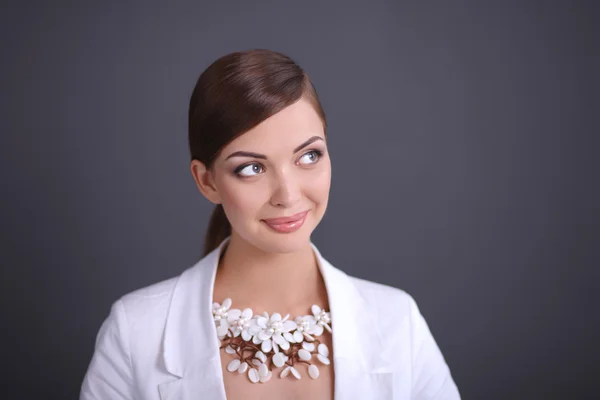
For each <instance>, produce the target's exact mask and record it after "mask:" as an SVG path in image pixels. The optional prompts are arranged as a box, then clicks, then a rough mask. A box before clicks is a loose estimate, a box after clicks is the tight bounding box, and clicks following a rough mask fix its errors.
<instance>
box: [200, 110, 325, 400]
mask: <svg viewBox="0 0 600 400" xmlns="http://www.w3.org/2000/svg"><path fill="white" fill-rule="evenodd" d="M325 139H326V138H325V133H324V129H323V123H322V121H321V119H320V118H319V116H318V114H317V113H316V112H315V110H314V109H313V107H312V106H311V105H310V103H309V102H307V101H306V100H304V99H301V100H299V101H298V102H296V103H294V104H292V105H290V106H289V107H287V108H285V109H283V110H282V111H280V112H279V113H277V114H275V115H273V116H271V117H270V118H268V119H267V120H265V121H263V122H262V123H261V124H259V125H258V126H256V127H254V128H253V129H251V130H249V131H248V132H246V133H244V134H243V135H241V136H240V137H238V138H236V139H235V140H234V141H233V142H231V143H230V144H228V145H227V146H226V147H225V148H223V150H222V151H221V153H220V154H219V156H218V158H217V159H216V161H215V162H214V164H213V166H212V168H210V169H207V168H206V166H205V165H204V164H202V163H201V162H199V161H197V160H195V161H192V163H191V171H192V175H193V177H194V180H195V181H196V184H197V186H198V189H199V190H200V192H201V193H202V194H203V195H204V196H205V197H206V198H207V199H208V200H209V201H211V202H212V203H215V204H222V205H223V208H224V210H225V214H226V215H227V218H228V219H229V221H230V223H231V226H232V233H231V239H230V242H229V245H228V247H227V249H226V251H225V255H224V256H223V257H222V259H221V261H220V262H219V267H218V269H217V276H216V280H215V285H214V291H213V300H214V301H217V302H219V303H220V302H222V301H223V300H224V299H225V298H226V297H230V298H232V300H233V304H234V305H233V307H234V308H239V309H244V308H246V307H248V308H251V309H252V310H253V311H254V313H255V314H256V313H262V312H263V311H267V312H268V313H269V314H271V313H273V312H279V313H281V314H282V315H285V314H287V313H289V314H290V315H291V316H292V319H293V317H295V316H297V315H305V314H309V313H310V306H311V305H312V304H319V305H321V307H323V308H325V309H329V302H328V298H327V291H326V288H325V285H324V282H323V278H322V276H321V274H320V272H319V268H318V264H317V261H316V258H315V255H314V252H313V250H312V247H311V243H310V237H311V234H312V232H313V230H314V229H315V228H316V227H317V225H318V224H319V222H320V221H321V219H322V218H323V215H324V214H325V210H326V208H327V202H328V199H329V188H330V184H331V163H330V159H329V154H328V152H327V143H326V140H325ZM309 140H312V143H310V144H308V145H307V146H306V147H303V148H302V149H299V150H297V151H295V150H296V149H297V148H298V147H299V146H301V145H302V144H304V143H306V142H307V141H309ZM314 150H318V151H320V152H321V155H320V156H317V155H316V153H315V152H314ZM240 151H242V152H253V153H260V154H262V155H264V156H265V157H266V159H262V158H257V157H250V156H235V157H231V158H229V156H230V155H232V154H233V153H236V152H240ZM240 166H244V167H243V168H242V169H241V171H240V174H241V175H242V176H237V175H236V174H235V173H234V171H235V170H236V169H238V170H239V168H238V167H240ZM306 210H308V214H307V216H306V220H305V222H304V224H303V225H302V227H301V228H300V229H299V230H297V231H295V232H293V233H277V232H275V231H273V230H272V229H271V228H270V227H268V226H267V225H266V224H265V223H264V222H262V220H263V219H269V218H279V217H288V216H291V215H293V214H296V213H299V212H303V211H306ZM320 339H321V340H322V342H323V343H325V344H327V345H328V347H329V349H330V351H332V352H333V348H332V344H331V335H329V334H325V335H323V336H321V337H320ZM221 357H222V359H221V363H222V370H223V379H224V384H225V390H226V394H227V398H228V399H238V398H239V399H244V400H251V399H264V398H287V399H296V398H297V399H306V398H310V399H331V398H333V382H334V378H333V376H334V375H333V374H334V372H333V371H334V368H333V363H332V365H331V366H330V367H327V368H320V371H321V376H320V377H319V379H317V380H312V379H310V378H308V375H307V372H306V370H305V369H302V370H301V374H302V375H305V377H304V378H303V379H302V380H301V381H296V379H294V378H289V379H287V378H286V379H279V378H278V376H274V377H273V378H272V379H271V380H270V381H269V382H268V383H267V384H264V385H261V384H252V383H250V382H249V381H248V380H247V379H246V378H244V379H240V376H239V375H237V374H232V373H230V372H228V371H226V365H227V363H228V362H229V361H230V357H229V356H226V355H224V353H223V354H221ZM330 359H332V360H333V354H332V355H331V357H330ZM278 373H279V372H274V374H278Z"/></svg>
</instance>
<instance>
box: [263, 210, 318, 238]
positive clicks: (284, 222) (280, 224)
mask: <svg viewBox="0 0 600 400" xmlns="http://www.w3.org/2000/svg"><path fill="white" fill-rule="evenodd" d="M307 214H308V210H307V211H303V212H301V213H298V214H294V215H292V216H289V217H282V218H271V219H263V220H262V221H263V222H264V223H265V224H266V225H267V226H268V227H269V228H271V229H273V230H274V231H275V232H278V233H291V232H295V231H297V230H298V229H300V228H301V227H302V225H303V224H304V221H305V220H306V215H307Z"/></svg>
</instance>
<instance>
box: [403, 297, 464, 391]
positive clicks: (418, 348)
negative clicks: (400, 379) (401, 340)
mask: <svg viewBox="0 0 600 400" xmlns="http://www.w3.org/2000/svg"><path fill="white" fill-rule="evenodd" d="M410 314H411V317H410V318H411V336H412V344H411V345H412V396H411V398H412V399H415V400H433V399H435V400H455V399H460V394H459V392H458V388H457V387H456V384H455V383H454V380H453V379H452V376H451V374H450V369H449V368H448V365H447V364H446V361H445V360H444V357H443V355H442V352H441V351H440V349H439V347H438V345H437V344H436V342H435V339H434V338H433V335H432V334H431V332H430V330H429V327H428V325H427V322H426V321H425V318H423V316H422V315H421V313H420V311H419V308H418V306H417V303H416V302H415V300H414V299H413V298H412V297H410Z"/></svg>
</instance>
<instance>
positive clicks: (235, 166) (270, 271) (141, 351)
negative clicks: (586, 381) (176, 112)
mask: <svg viewBox="0 0 600 400" xmlns="http://www.w3.org/2000/svg"><path fill="white" fill-rule="evenodd" d="M326 128H327V124H326V119H325V113H324V112H323V109H322V107H321V104H320V103H319V99H318V97H317V93H316V91H315V89H314V87H313V85H312V83H311V81H310V79H309V78H308V76H307V75H306V73H305V72H304V71H303V70H302V69H301V68H300V67H299V66H298V65H297V64H296V63H295V62H294V61H292V60H291V59H290V58H288V57H286V56H285V55H282V54H280V53H276V52H273V51H268V50H251V51H245V52H237V53H233V54H229V55H226V56H224V57H222V58H220V59H218V60H217V61H215V62H214V63H213V64H212V65H210V66H209V67H208V68H207V69H206V71H204V72H203V73H202V75H201V76H200V78H199V80H198V82H197V84H196V87H195V88H194V91H193V93H192V96H191V101H190V108H189V145H190V150H191V159H192V160H191V172H192V175H193V177H194V180H195V182H196V184H197V186H198V189H199V190H200V192H201V193H202V194H203V195H204V197H206V198H207V199H208V200H209V201H210V202H212V203H214V204H216V208H215V210H214V212H213V215H212V217H211V220H210V223H209V227H208V233H207V236H206V242H205V256H204V257H203V258H202V259H201V260H200V261H199V262H198V263H197V264H196V265H194V266H192V267H190V268H188V269H187V270H185V271H184V272H183V273H182V274H181V275H180V276H178V277H176V278H173V279H170V280H167V281H164V282H160V283H157V284H154V285H152V286H149V287H146V288H143V289H140V290H137V291H135V292H133V293H130V294H127V295H125V296H123V297H122V298H121V299H119V300H118V301H116V302H115V303H114V304H113V307H112V309H111V312H110V315H109V316H108V318H107V319H106V320H105V321H104V323H103V325H102V327H101V328H100V331H99V333H98V336H97V340H96V347H95V353H94V356H93V358H92V361H91V363H90V366H89V368H88V371H87V374H86V376H85V379H84V382H83V385H82V390H81V399H84V400H91V399H106V400H108V399H111V400H116V399H162V400H167V399H173V400H175V399H177V400H184V399H190V400H191V399H225V398H227V399H244V400H250V399H333V398H335V399H458V398H459V393H458V390H457V388H456V385H455V384H454V381H453V379H452V377H451V374H450V371H449V369H448V366H447V365H446V363H445V361H444V358H443V356H442V354H441V352H440V350H439V348H438V346H437V345H436V343H435V341H434V339H433V337H432V335H431V333H430V331H429V329H428V327H427V323H426V322H425V320H424V319H423V317H422V316H421V314H420V313H419V310H418V308H417V305H416V304H415V302H414V300H413V299H412V298H411V297H410V296H409V295H408V294H407V293H405V292H404V291H402V290H399V289H395V288H392V287H389V286H384V285H381V284H377V283H373V282H368V281H365V280H360V279H358V278H353V277H350V276H348V275H346V274H345V273H344V272H342V271H341V270H339V269H337V268H335V267H334V266H332V265H331V264H330V263H329V262H327V260H326V259H325V258H324V257H323V256H322V255H321V254H320V252H319V251H318V249H317V248H316V246H315V245H314V244H313V243H312V242H311V234H312V232H313V230H314V229H315V228H316V226H317V225H318V224H319V222H320V221H321V219H322V218H323V215H324V214H325V210H326V208H327V201H328V197H329V188H330V182H331V160H330V158H329V155H328V151H327V136H326Z"/></svg>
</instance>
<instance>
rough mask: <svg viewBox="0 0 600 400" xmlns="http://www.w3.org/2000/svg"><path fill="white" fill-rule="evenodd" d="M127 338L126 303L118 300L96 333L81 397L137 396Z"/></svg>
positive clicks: (104, 399)
mask: <svg viewBox="0 0 600 400" xmlns="http://www.w3.org/2000/svg"><path fill="white" fill-rule="evenodd" d="M128 340H129V339H128V329H127V316H126V314H125V307H124V305H123V302H122V301H121V300H118V301H116V302H115V303H114V304H113V305H112V307H111V310H110V314H109V315H108V317H107V318H106V319H105V320H104V322H103V323H102V326H101V327H100V330H99V332H98V335H97V336H96V345H95V349H94V355H93V356H92V360H91V362H90V365H89V367H88V370H87V372H86V374H85V377H84V379H83V384H82V386H81V393H80V397H79V399H80V400H109V399H110V400H126V399H133V398H134V396H133V377H132V368H131V357H130V353H129V342H128Z"/></svg>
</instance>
